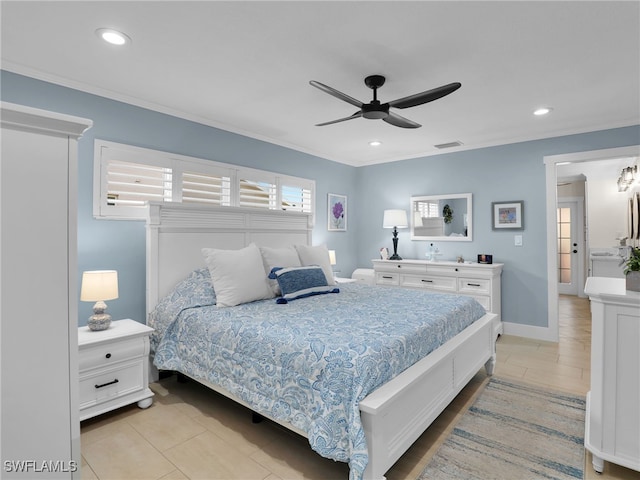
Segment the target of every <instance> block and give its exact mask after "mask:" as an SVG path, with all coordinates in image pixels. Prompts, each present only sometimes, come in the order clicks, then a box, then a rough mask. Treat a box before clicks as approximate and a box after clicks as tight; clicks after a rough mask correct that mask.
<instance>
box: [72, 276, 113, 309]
mask: <svg viewBox="0 0 640 480" xmlns="http://www.w3.org/2000/svg"><path fill="white" fill-rule="evenodd" d="M114 298H118V272H117V271H116V270H92V271H88V272H83V273H82V288H81V289H80V300H82V301H83V302H98V301H100V300H103V301H104V300H113V299H114Z"/></svg>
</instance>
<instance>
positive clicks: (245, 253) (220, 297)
mask: <svg viewBox="0 0 640 480" xmlns="http://www.w3.org/2000/svg"><path fill="white" fill-rule="evenodd" d="M202 254H203V255H204V257H205V262H206V264H207V267H208V268H209V273H210V274H211V282H212V283H213V289H214V290H215V292H216V301H217V303H216V304H217V305H218V307H233V306H235V305H240V304H242V303H247V302H254V301H256V300H263V299H265V298H273V297H274V296H275V295H274V293H273V291H272V290H271V287H270V286H269V282H268V279H267V275H266V274H265V271H264V266H263V265H262V256H261V255H260V250H259V249H258V247H257V246H256V245H255V244H253V243H252V244H251V245H249V246H248V247H246V248H242V249H240V250H219V249H216V248H203V249H202Z"/></svg>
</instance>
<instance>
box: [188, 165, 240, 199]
mask: <svg viewBox="0 0 640 480" xmlns="http://www.w3.org/2000/svg"><path fill="white" fill-rule="evenodd" d="M182 201H183V202H184V203H206V204H209V205H226V206H229V205H231V178H230V177H226V176H222V175H213V174H207V173H197V172H183V173H182Z"/></svg>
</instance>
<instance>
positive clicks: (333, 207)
mask: <svg viewBox="0 0 640 480" xmlns="http://www.w3.org/2000/svg"><path fill="white" fill-rule="evenodd" d="M346 201H347V197H345V196H344V195H332V194H329V230H338V231H343V230H346V229H347V218H346V217H347V209H346Z"/></svg>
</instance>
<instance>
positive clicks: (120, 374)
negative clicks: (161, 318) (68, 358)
mask: <svg viewBox="0 0 640 480" xmlns="http://www.w3.org/2000/svg"><path fill="white" fill-rule="evenodd" d="M151 332H153V329H152V328H151V327H147V326H146V325H143V324H141V323H138V322H136V321H134V320H129V319H125V320H118V321H115V322H112V323H111V326H110V327H109V328H108V329H106V330H100V331H92V330H89V327H80V328H78V347H79V351H80V357H79V366H80V420H85V419H87V418H91V417H94V416H96V415H100V414H101V413H105V412H108V411H110V410H113V409H115V408H119V407H122V406H124V405H129V404H130V403H134V402H138V406H139V407H140V408H147V407H149V406H150V405H151V403H152V402H153V392H152V391H151V390H149V335H151Z"/></svg>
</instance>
